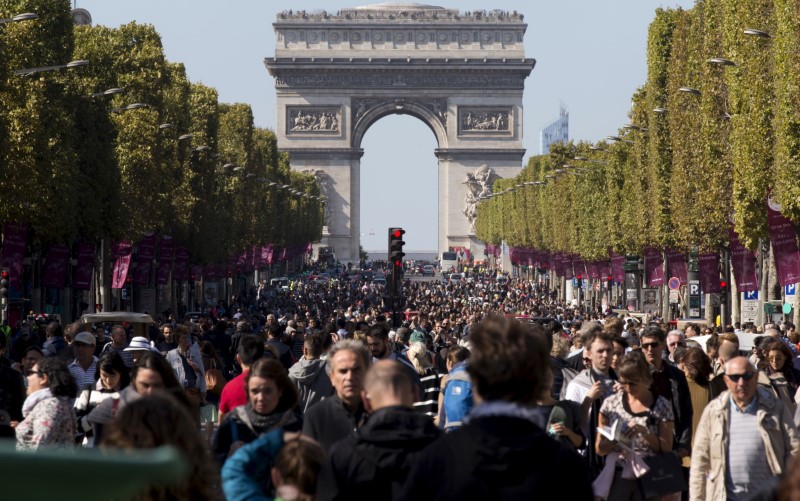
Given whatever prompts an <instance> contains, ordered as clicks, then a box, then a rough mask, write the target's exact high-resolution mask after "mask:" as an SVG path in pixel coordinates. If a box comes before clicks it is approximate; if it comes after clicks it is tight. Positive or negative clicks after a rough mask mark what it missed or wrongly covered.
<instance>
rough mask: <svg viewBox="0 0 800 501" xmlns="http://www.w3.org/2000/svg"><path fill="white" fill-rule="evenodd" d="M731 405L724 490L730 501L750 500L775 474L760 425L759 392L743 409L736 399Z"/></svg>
mask: <svg viewBox="0 0 800 501" xmlns="http://www.w3.org/2000/svg"><path fill="white" fill-rule="evenodd" d="M729 407H730V411H729V413H730V419H729V420H728V450H727V456H728V457H727V461H725V490H726V491H727V494H728V500H729V501H730V500H732V501H738V500H740V499H749V498H750V496H752V495H753V493H754V492H756V491H758V490H759V489H760V488H761V487H763V486H764V485H766V484H767V483H768V482H769V481H770V480H771V479H772V478H773V476H774V475H773V474H772V470H770V468H769V463H767V451H766V448H765V446H764V439H763V438H761V432H760V431H759V426H758V415H757V414H758V394H756V396H754V397H753V401H752V402H750V404H749V405H748V406H747V407H745V408H744V410H741V409H739V407H737V406H736V404H735V403H734V401H733V399H731V401H730V405H729Z"/></svg>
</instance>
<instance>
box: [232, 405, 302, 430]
mask: <svg viewBox="0 0 800 501" xmlns="http://www.w3.org/2000/svg"><path fill="white" fill-rule="evenodd" d="M243 407H244V416H243V417H244V418H245V420H246V421H247V422H246V423H245V424H246V425H248V426H249V427H250V429H251V430H253V432H255V434H256V435H257V436H260V435H262V434H264V433H266V432H268V431H270V430H274V429H276V428H281V427H283V426H286V425H287V424H290V423H292V422H294V420H295V419H297V418H295V416H294V413H293V412H292V411H291V409H290V410H288V411H285V412H273V413H272V414H266V415H265V414H259V413H258V412H256V411H255V409H253V404H251V403H250V402H248V403H247V404H246V405H244V406H243Z"/></svg>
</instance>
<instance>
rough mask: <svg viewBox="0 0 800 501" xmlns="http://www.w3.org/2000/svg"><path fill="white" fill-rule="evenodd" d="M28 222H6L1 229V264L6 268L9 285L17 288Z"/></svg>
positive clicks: (20, 274) (19, 282) (26, 240)
mask: <svg viewBox="0 0 800 501" xmlns="http://www.w3.org/2000/svg"><path fill="white" fill-rule="evenodd" d="M28 231H29V226H28V223H6V225H5V228H4V229H3V254H2V260H0V261H2V264H3V266H4V267H6V268H8V282H9V286H11V287H12V288H15V289H19V288H20V287H21V285H22V261H23V259H25V248H26V247H27V245H28Z"/></svg>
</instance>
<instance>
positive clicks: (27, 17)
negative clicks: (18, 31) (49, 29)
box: [0, 12, 39, 24]
mask: <svg viewBox="0 0 800 501" xmlns="http://www.w3.org/2000/svg"><path fill="white" fill-rule="evenodd" d="M36 19H39V14H37V13H35V12H24V13H22V14H17V15H16V16H13V17H9V18H8V19H0V24H6V23H18V22H20V21H33V20H36Z"/></svg>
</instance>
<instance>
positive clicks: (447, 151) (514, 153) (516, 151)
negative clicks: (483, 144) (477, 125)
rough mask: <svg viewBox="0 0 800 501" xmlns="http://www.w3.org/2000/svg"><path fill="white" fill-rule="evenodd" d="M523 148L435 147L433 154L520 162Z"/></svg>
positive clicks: (448, 158) (438, 156)
mask: <svg viewBox="0 0 800 501" xmlns="http://www.w3.org/2000/svg"><path fill="white" fill-rule="evenodd" d="M525 151H526V150H525V149H524V148H437V149H436V150H434V155H436V158H438V159H439V160H449V161H461V160H473V159H475V158H480V159H481V161H484V162H489V161H492V160H497V161H515V162H521V161H522V157H524V156H525Z"/></svg>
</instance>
